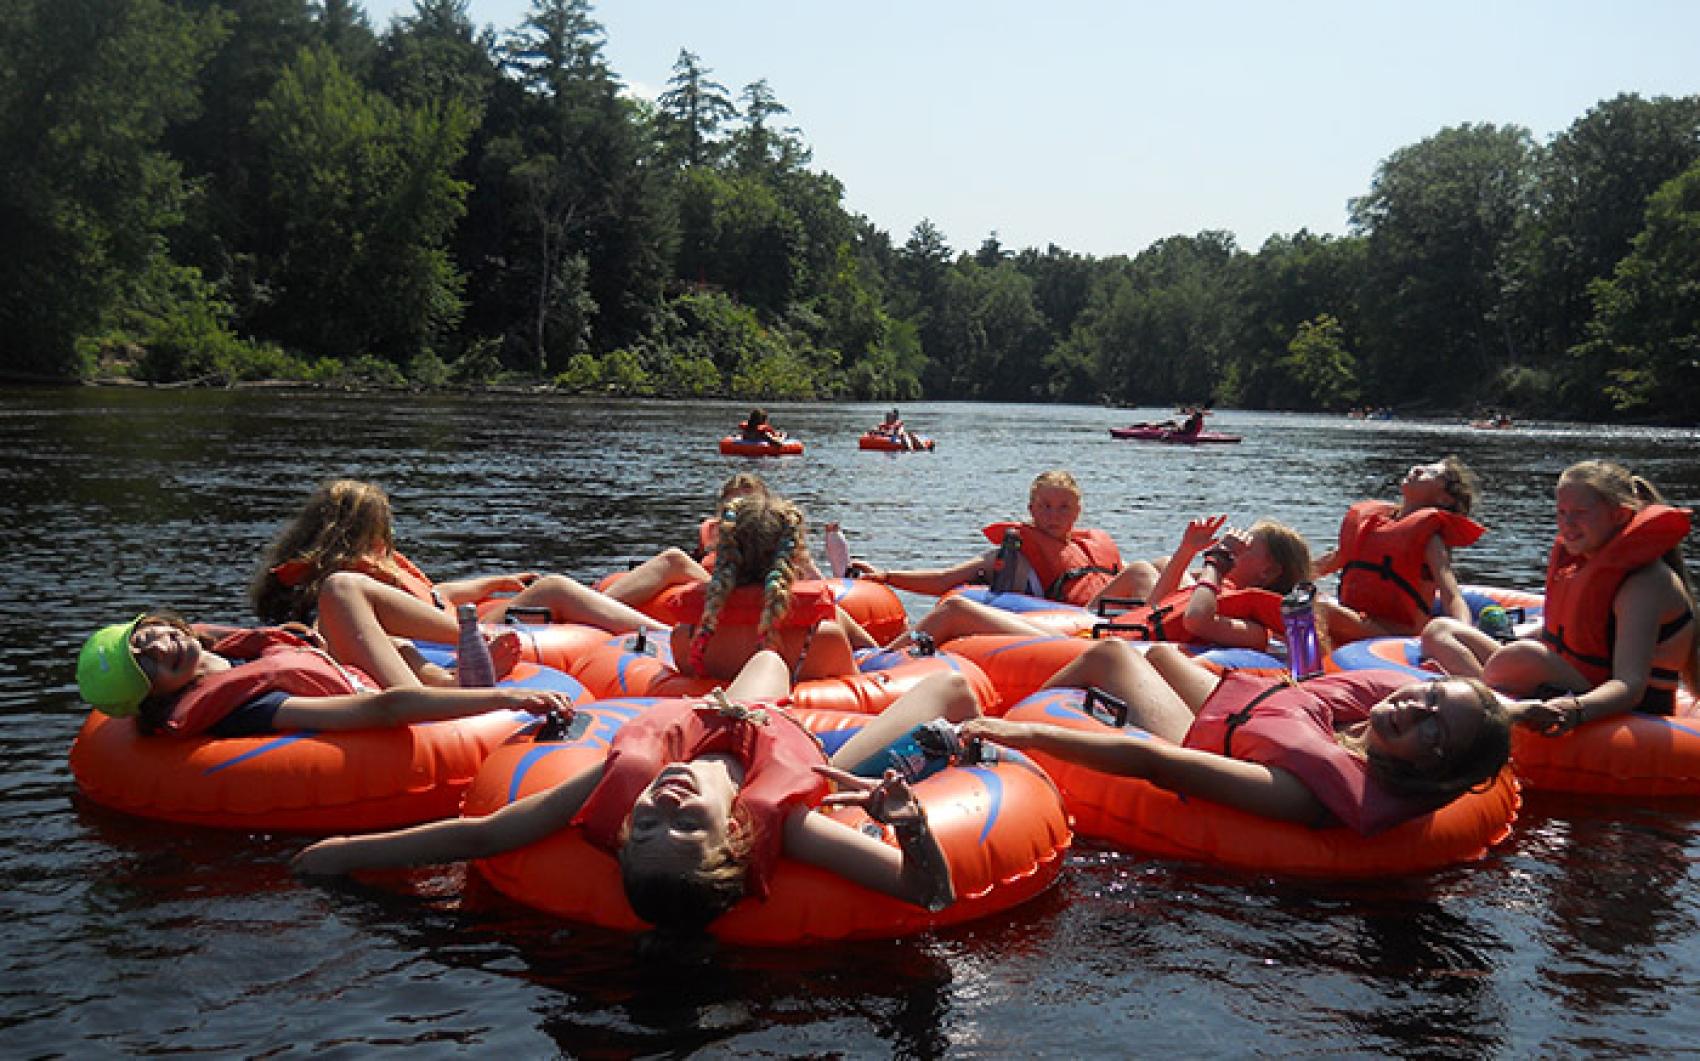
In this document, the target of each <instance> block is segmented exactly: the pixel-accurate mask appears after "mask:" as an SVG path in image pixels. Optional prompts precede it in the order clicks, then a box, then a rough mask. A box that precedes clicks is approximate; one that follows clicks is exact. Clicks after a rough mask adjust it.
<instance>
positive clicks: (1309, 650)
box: [1281, 582, 1322, 678]
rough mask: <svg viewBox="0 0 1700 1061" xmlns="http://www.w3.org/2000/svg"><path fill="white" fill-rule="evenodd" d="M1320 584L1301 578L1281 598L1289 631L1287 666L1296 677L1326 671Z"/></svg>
mask: <svg viewBox="0 0 1700 1061" xmlns="http://www.w3.org/2000/svg"><path fill="white" fill-rule="evenodd" d="M1315 602H1316V585H1315V583H1312V582H1300V583H1299V584H1298V585H1296V586H1294V587H1293V588H1292V591H1291V592H1290V593H1288V594H1287V595H1286V596H1285V597H1283V598H1281V622H1282V625H1283V626H1284V627H1286V634H1287V668H1288V669H1289V670H1291V671H1292V672H1293V677H1295V678H1308V677H1310V676H1311V675H1313V674H1320V673H1322V644H1321V642H1320V641H1319V640H1318V639H1317V636H1316V610H1315V608H1314V607H1313V605H1314V604H1315Z"/></svg>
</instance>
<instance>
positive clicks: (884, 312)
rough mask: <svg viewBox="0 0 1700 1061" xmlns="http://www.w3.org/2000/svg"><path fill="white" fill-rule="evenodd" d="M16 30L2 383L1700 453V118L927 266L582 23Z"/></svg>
mask: <svg viewBox="0 0 1700 1061" xmlns="http://www.w3.org/2000/svg"><path fill="white" fill-rule="evenodd" d="M1649 17H1651V16H1649ZM0 31H3V32H0V70H8V71H12V75H11V76H10V77H8V78H6V79H0V246H5V247H7V249H8V253H7V254H6V255H5V256H3V257H0V378H4V379H11V380H31V381H43V380H54V381H62V382H75V381H79V380H103V379H108V378H113V377H118V378H128V379H132V380H136V381H140V382H145V383H151V384H155V385H181V384H185V383H188V384H195V385H209V386H248V385H255V384H260V383H263V382H264V381H295V382H299V383H302V384H305V385H311V386H321V387H341V388H366V389H375V390H406V389H410V388H418V389H421V390H444V389H465V388H472V389H478V388H483V387H489V386H519V387H526V388H536V387H546V388H551V389H553V390H555V391H558V392H562V393H568V394H595V395H608V396H621V397H641V396H664V397H670V398H681V399H691V398H725V399H729V400H741V401H744V400H753V401H783V400H794V401H872V402H888V401H889V402H906V401H914V400H918V399H935V400H962V401H1015V402H1075V403H1103V404H1112V405H1123V406H1146V407H1159V408H1161V407H1173V406H1177V405H1193V404H1204V405H1213V406H1221V407H1224V408H1228V407H1232V408H1242V409H1259V410H1261V409H1270V410H1276V409H1279V410H1293V411H1317V412H1344V411H1346V410H1349V409H1357V408H1364V407H1370V408H1380V407H1384V406H1390V407H1392V408H1394V409H1396V410H1404V409H1410V410H1417V409H1422V410H1433V409H1457V410H1460V413H1459V415H1479V414H1480V413H1481V412H1482V411H1484V410H1491V411H1493V412H1495V413H1499V412H1503V413H1506V414H1508V415H1510V416H1512V417H1513V418H1516V419H1523V418H1540V419H1562V420H1579V421H1590V422H1610V421H1624V422H1636V423H1670V424H1693V423H1697V422H1700V358H1696V357H1695V355H1694V351H1695V350H1696V349H1700V300H1696V299H1695V298H1694V297H1693V291H1694V290H1695V289H1696V287H1697V285H1700V253H1697V247H1696V236H1695V233H1696V232H1700V96H1690V97H1681V98H1671V97H1663V96H1660V97H1654V98H1651V99H1645V98H1642V97H1641V96H1640V95H1637V94H1635V93H1634V92H1632V91H1625V92H1624V93H1623V94H1620V95H1618V96H1616V97H1614V98H1612V99H1609V100H1603V101H1601V102H1600V103H1598V104H1597V105H1595V106H1594V107H1592V108H1591V109H1589V110H1588V111H1587V112H1586V113H1585V114H1583V115H1581V116H1580V117H1578V118H1576V119H1575V121H1574V122H1573V123H1572V124H1571V125H1570V126H1569V127H1568V128H1566V129H1564V130H1562V131H1560V132H1558V133H1556V134H1554V135H1552V136H1550V137H1549V138H1547V139H1546V140H1544V141H1539V140H1537V139H1536V137H1535V136H1534V134H1532V133H1531V132H1530V131H1529V130H1528V129H1525V128H1522V127H1520V126H1517V125H1513V124H1503V125H1494V124H1486V123H1477V124H1470V123H1466V124H1462V125H1457V126H1452V127H1448V128H1445V129H1441V130H1439V131H1437V132H1436V133H1434V134H1433V135H1432V136H1430V137H1427V138H1425V139H1423V140H1421V141H1419V142H1418V143H1415V144H1411V145H1408V146H1405V147H1401V148H1399V149H1397V150H1395V151H1393V152H1392V153H1391V154H1390V155H1388V157H1387V158H1385V159H1384V160H1382V162H1381V163H1380V165H1379V166H1378V167H1377V170H1376V172H1375V174H1374V176H1373V178H1372V180H1371V182H1370V185H1369V187H1368V188H1367V189H1365V191H1364V193H1363V194H1362V195H1361V196H1358V197H1355V198H1353V199H1352V200H1351V201H1350V202H1349V203H1348V204H1347V205H1348V209H1349V216H1350V224H1349V228H1348V231H1347V233H1346V234H1344V235H1338V236H1336V235H1318V234H1314V233H1311V232H1308V231H1305V230H1300V231H1298V232H1295V233H1291V234H1277V235H1274V236H1271V237H1270V238H1269V239H1268V240H1266V241H1265V242H1264V243H1263V245H1262V246H1261V247H1258V248H1256V249H1249V248H1242V247H1239V246H1238V245H1237V244H1236V242H1235V239H1234V237H1233V236H1232V235H1230V234H1229V233H1227V232H1223V231H1213V230H1205V231H1201V232H1197V233H1194V234H1176V235H1173V236H1169V237H1166V238H1163V239H1160V240H1158V241H1156V242H1154V243H1152V244H1151V245H1150V246H1148V247H1145V248H1143V249H1140V248H1128V251H1127V252H1126V253H1125V254H1116V255H1111V256H1108V257H1094V256H1089V255H1082V254H1078V253H1075V252H1072V251H1069V250H1067V249H1066V248H1063V247H1060V246H1058V245H1056V244H1055V243H1051V244H1048V245H1046V246H1045V247H1043V248H1040V247H1027V248H1020V249H1016V248H1011V247H1006V246H1004V245H1003V243H1002V242H1001V241H1000V239H999V238H998V234H997V232H996V231H995V230H994V231H992V232H990V233H988V234H987V235H986V237H985V238H984V239H983V240H982V241H981V242H980V244H979V246H978V247H975V248H973V249H967V248H953V247H951V246H949V245H948V244H947V243H946V241H945V239H944V237H943V234H942V233H941V232H940V230H939V229H938V228H937V227H936V226H935V225H934V224H933V223H932V222H931V221H929V220H928V219H927V218H926V217H925V216H922V217H921V219H920V220H919V221H918V222H917V223H916V224H915V226H914V228H913V229H912V230H911V231H910V232H909V233H908V234H907V237H906V238H904V239H902V240H901V242H900V237H898V236H894V235H893V234H891V233H887V232H884V231H882V230H881V229H879V228H878V227H877V226H875V225H874V224H873V223H872V222H870V221H869V220H868V219H867V218H866V217H864V216H862V215H861V214H859V213H857V212H856V211H855V209H854V206H853V201H854V194H853V193H854V189H847V188H845V187H844V186H843V184H842V183H841V182H840V181H839V180H838V179H837V178H835V177H834V176H833V175H832V174H830V173H828V172H825V171H823V170H820V169H817V168H813V167H812V165H811V163H812V157H813V156H812V148H811V147H810V146H809V144H808V142H807V140H806V139H805V137H804V133H803V131H802V130H800V129H798V128H796V127H794V126H792V125H790V124H788V119H787V114H788V111H787V108H786V107H785V105H784V104H783V103H782V102H781V100H780V98H779V95H778V93H777V91H776V90H775V88H774V87H773V86H770V85H769V84H768V83H767V82H766V81H765V80H758V81H755V82H753V83H751V84H749V85H745V86H743V87H742V88H741V89H737V90H733V89H729V88H727V87H726V86H724V85H722V84H720V83H718V82H717V81H715V80H714V78H713V70H712V68H711V67H710V66H708V65H707V64H706V63H705V61H704V60H703V58H702V57H699V56H698V55H696V54H695V53H693V52H691V51H690V50H688V49H682V50H681V51H680V52H679V55H678V58H677V61H676V62H675V64H674V66H673V74H672V77H671V79H670V80H669V81H668V83H667V86H666V88H665V90H664V91H662V92H661V93H660V94H659V96H658V97H657V98H656V99H654V100H647V99H641V98H636V97H634V96H632V95H631V94H630V93H628V92H627V91H626V90H625V87H624V82H623V81H622V79H621V77H620V75H619V73H618V72H617V71H615V70H613V69H611V68H610V67H609V66H608V63H607V60H606V58H605V56H604V54H603V48H604V45H605V43H606V41H605V35H604V31H603V29H602V27H601V25H600V24H599V23H598V22H597V21H596V20H595V17H594V11H593V8H592V5H591V4H590V3H589V2H588V0H532V3H531V7H530V9H529V11H528V13H527V14H526V16H525V17H524V19H523V21H522V22H521V23H520V24H519V25H517V26H512V27H490V26H484V27H480V26H477V25H475V24H474V23H473V22H472V21H471V17H470V14H469V5H468V3H467V0H415V3H414V7H413V9H412V11H411V12H410V13H408V14H405V15H400V16H397V17H396V18H395V19H393V20H392V21H391V23H390V24H389V25H387V26H380V27H374V26H373V25H372V24H371V23H370V21H369V19H368V17H367V15H366V14H365V11H364V9H363V8H362V7H361V6H360V4H359V3H356V2H350V0H335V2H322V3H321V2H314V0H264V2H261V0H207V2H205V3H198V4H192V5H186V4H180V3H176V2H174V0H17V2H16V3H14V4H11V5H10V6H8V7H7V9H6V12H5V13H4V14H3V15H0ZM66 86H70V89H69V90H67V89H66ZM1251 192H1252V190H1251V189H1249V188H1248V191H1247V194H1251ZM916 205H917V210H918V212H920V211H924V209H925V206H926V204H924V203H917V204H916ZM267 385H279V384H277V383H276V382H274V383H271V384H267Z"/></svg>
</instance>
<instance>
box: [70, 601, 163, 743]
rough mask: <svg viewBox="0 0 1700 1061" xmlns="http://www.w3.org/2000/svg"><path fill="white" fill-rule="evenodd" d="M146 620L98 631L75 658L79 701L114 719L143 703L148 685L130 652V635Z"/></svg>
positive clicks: (136, 620) (137, 619) (129, 714)
mask: <svg viewBox="0 0 1700 1061" xmlns="http://www.w3.org/2000/svg"><path fill="white" fill-rule="evenodd" d="M144 618H146V616H145V615H138V616H136V618H135V619H133V620H132V621H130V622H127V623H114V624H112V625H111V626H105V627H101V628H100V629H99V630H96V631H95V632H94V633H92V634H90V635H89V639H88V640H87V641H84V642H83V650H82V652H80V653H78V654H77V687H78V688H79V689H81V690H82V693H83V699H84V700H87V701H88V702H89V703H90V704H92V705H94V706H95V707H96V708H98V709H99V710H101V711H104V712H106V713H107V714H109V715H111V716H113V717H114V718H128V717H129V716H131V715H133V714H135V713H136V709H137V708H139V707H140V706H141V704H142V701H143V700H145V699H147V696H148V690H149V688H150V686H151V683H150V682H149V681H148V676H147V675H146V674H144V673H142V665H141V664H140V663H137V662H136V657H135V655H134V654H133V653H132V652H131V651H130V635H131V634H133V633H135V632H136V626H137V625H138V624H139V623H141V621H142V620H143V619H144Z"/></svg>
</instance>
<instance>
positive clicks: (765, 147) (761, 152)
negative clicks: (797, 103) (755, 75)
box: [731, 78, 811, 176]
mask: <svg viewBox="0 0 1700 1061" xmlns="http://www.w3.org/2000/svg"><path fill="white" fill-rule="evenodd" d="M739 98H741V99H742V100H743V101H744V114H743V118H744V126H743V128H741V129H739V130H737V131H736V132H734V133H733V134H732V137H731V154H732V162H733V165H734V166H735V167H736V168H737V170H738V172H740V173H742V174H745V175H746V176H762V175H766V174H771V173H787V172H790V171H793V170H798V169H802V168H803V167H804V166H807V165H808V163H809V159H810V157H811V152H810V151H809V148H808V146H807V145H805V144H804V143H803V139H802V134H801V132H800V131H799V130H798V129H797V128H796V127H794V126H780V127H776V126H775V125H774V124H773V122H774V119H776V118H778V117H779V116H781V115H784V114H789V113H791V111H790V109H789V108H787V107H786V106H785V105H784V104H782V103H780V102H779V99H778V97H776V96H775V95H774V94H773V89H772V88H770V87H769V86H768V83H767V80H766V79H765V78H763V79H762V80H760V81H754V82H751V83H750V84H748V85H745V86H744V90H743V92H741V93H739Z"/></svg>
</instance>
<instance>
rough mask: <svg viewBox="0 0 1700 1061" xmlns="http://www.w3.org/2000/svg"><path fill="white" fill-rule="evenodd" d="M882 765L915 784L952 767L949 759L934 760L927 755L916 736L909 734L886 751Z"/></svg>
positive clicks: (882, 771)
mask: <svg viewBox="0 0 1700 1061" xmlns="http://www.w3.org/2000/svg"><path fill="white" fill-rule="evenodd" d="M883 758H884V760H885V762H884V763H883V764H882V766H883V767H884V769H882V770H881V773H884V770H886V769H889V770H896V771H897V776H899V777H901V778H903V780H905V781H907V782H909V783H910V784H914V783H915V782H917V781H920V780H921V779H922V778H925V777H931V776H933V775H934V774H936V773H938V772H939V771H940V770H943V769H944V768H945V767H947V766H949V765H950V760H949V759H940V758H934V757H932V756H929V755H928V754H927V751H926V749H925V748H922V747H921V745H920V743H919V742H918V741H916V740H915V737H914V734H908V735H906V736H904V737H903V738H902V739H901V740H899V741H896V742H894V743H893V744H892V745H891V747H889V748H887V749H886V750H885V755H884V756H883Z"/></svg>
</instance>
